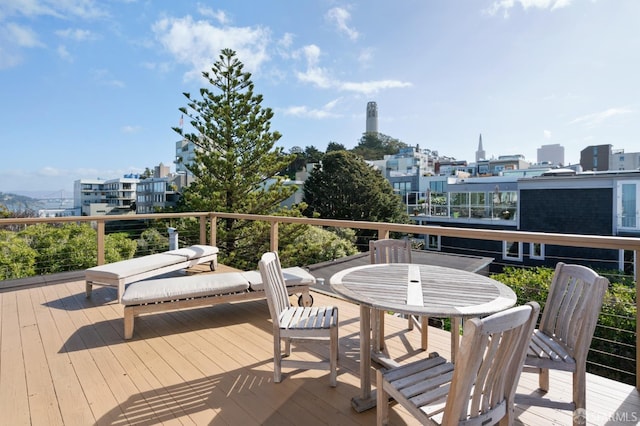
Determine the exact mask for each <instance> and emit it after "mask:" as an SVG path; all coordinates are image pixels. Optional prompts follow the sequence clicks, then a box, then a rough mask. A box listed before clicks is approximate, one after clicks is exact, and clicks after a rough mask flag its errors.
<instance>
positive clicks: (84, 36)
mask: <svg viewBox="0 0 640 426" xmlns="http://www.w3.org/2000/svg"><path fill="white" fill-rule="evenodd" d="M55 34H56V35H57V36H58V37H61V38H66V39H71V40H75V41H86V40H95V39H96V38H97V37H96V35H95V34H93V33H92V32H91V31H89V30H81V29H79V28H67V29H66V30H58V31H56V32H55Z"/></svg>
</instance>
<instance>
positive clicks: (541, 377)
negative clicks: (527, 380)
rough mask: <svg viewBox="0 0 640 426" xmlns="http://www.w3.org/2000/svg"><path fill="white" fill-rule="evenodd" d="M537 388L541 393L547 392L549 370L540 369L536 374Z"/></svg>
mask: <svg viewBox="0 0 640 426" xmlns="http://www.w3.org/2000/svg"><path fill="white" fill-rule="evenodd" d="M538 387H539V388H540V390H541V391H543V392H548V391H549V369H548V368H541V369H540V371H539V373H538Z"/></svg>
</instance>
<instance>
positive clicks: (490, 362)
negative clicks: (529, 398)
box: [442, 302, 540, 425]
mask: <svg viewBox="0 0 640 426" xmlns="http://www.w3.org/2000/svg"><path fill="white" fill-rule="evenodd" d="M539 312H540V306H539V305H538V304H537V303H535V302H529V303H527V304H526V305H523V306H519V307H516V308H511V309H509V310H507V311H503V312H499V313H497V314H493V315H491V316H489V317H486V318H484V319H478V318H472V319H470V320H468V321H466V323H465V326H464V333H463V336H462V342H461V345H460V352H459V355H458V358H456V364H455V368H454V372H453V378H452V381H451V388H450V389H449V394H448V396H447V402H446V406H445V409H444V413H443V418H442V424H456V425H457V424H459V422H470V423H473V424H484V422H489V421H490V420H491V419H500V418H501V417H503V416H504V415H505V413H506V411H505V410H507V409H509V408H508V407H509V406H512V405H513V399H514V396H515V392H516V387H517V385H518V379H519V377H520V373H521V371H522V366H523V364H524V358H525V356H526V352H527V348H528V347H529V341H530V339H531V333H532V332H533V329H534V327H535V323H536V320H537V319H538V314H539ZM493 423H495V421H494V422H492V423H491V424H493Z"/></svg>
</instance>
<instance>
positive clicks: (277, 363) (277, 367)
mask: <svg viewBox="0 0 640 426" xmlns="http://www.w3.org/2000/svg"><path fill="white" fill-rule="evenodd" d="M281 350H282V349H281V347H280V333H275V334H274V336H273V381H274V382H275V383H280V382H281V381H282V352H281Z"/></svg>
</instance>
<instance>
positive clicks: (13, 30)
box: [3, 23, 44, 47]
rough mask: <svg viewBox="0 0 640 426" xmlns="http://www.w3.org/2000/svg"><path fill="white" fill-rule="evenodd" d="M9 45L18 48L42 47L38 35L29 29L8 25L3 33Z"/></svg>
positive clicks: (12, 24)
mask: <svg viewBox="0 0 640 426" xmlns="http://www.w3.org/2000/svg"><path fill="white" fill-rule="evenodd" d="M4 33H5V35H6V38H7V40H8V41H9V43H11V44H14V45H16V46H19V47H44V44H43V43H42V42H41V41H40V40H38V35H37V34H36V33H35V32H34V31H33V30H32V29H31V28H29V27H25V26H23V25H18V24H14V23H9V24H7V25H6V27H5V31H4ZM3 38H4V37H3Z"/></svg>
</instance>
